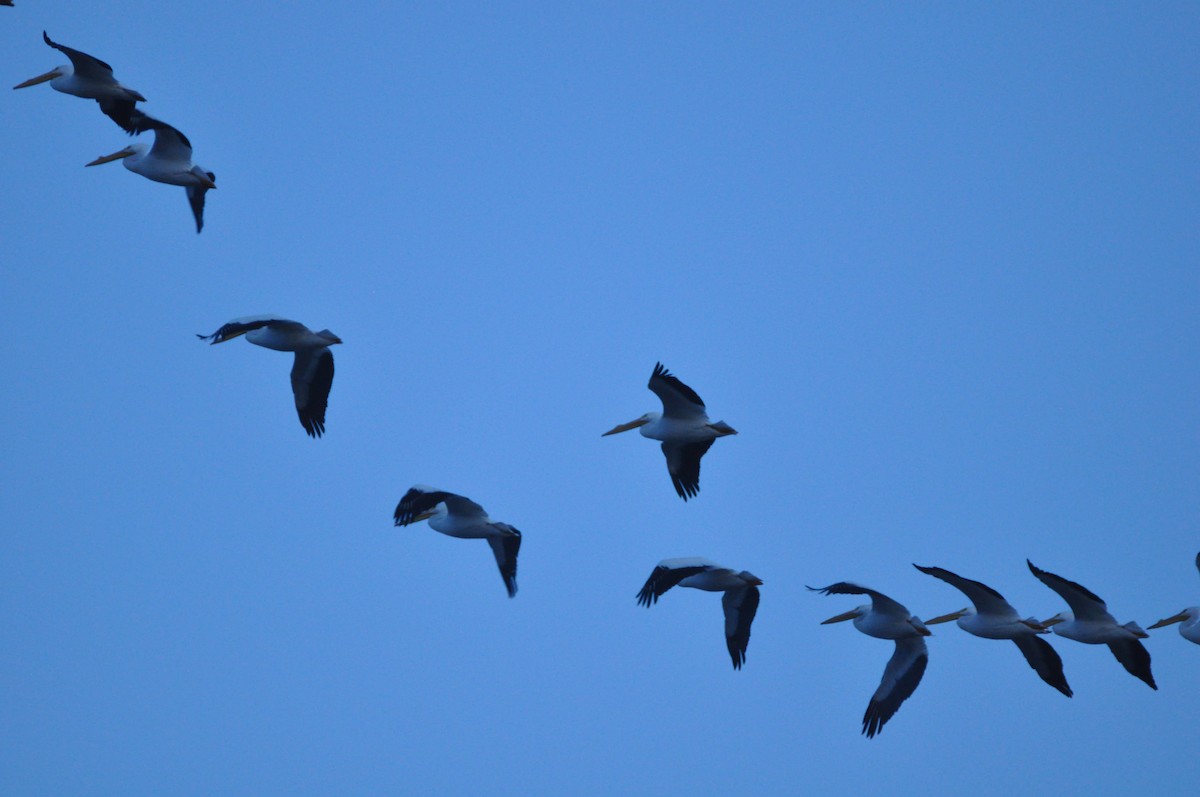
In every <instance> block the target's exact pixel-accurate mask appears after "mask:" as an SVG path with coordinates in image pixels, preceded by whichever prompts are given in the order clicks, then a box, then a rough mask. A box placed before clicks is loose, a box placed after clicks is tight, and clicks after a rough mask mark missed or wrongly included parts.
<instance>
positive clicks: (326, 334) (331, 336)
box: [317, 329, 342, 346]
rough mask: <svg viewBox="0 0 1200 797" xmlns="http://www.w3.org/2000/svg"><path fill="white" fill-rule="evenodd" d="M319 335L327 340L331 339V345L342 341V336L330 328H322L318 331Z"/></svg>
mask: <svg viewBox="0 0 1200 797" xmlns="http://www.w3.org/2000/svg"><path fill="white" fill-rule="evenodd" d="M317 337H318V338H324V339H325V340H327V341H329V345H330V346H332V345H334V344H335V343H341V342H342V339H341V338H339V337H338V336H337V335H335V334H333V333H332V332H330V331H329V330H328V329H322V330H321V331H320V332H318V333H317Z"/></svg>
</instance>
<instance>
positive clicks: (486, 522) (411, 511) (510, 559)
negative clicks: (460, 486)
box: [392, 484, 521, 598]
mask: <svg viewBox="0 0 1200 797" xmlns="http://www.w3.org/2000/svg"><path fill="white" fill-rule="evenodd" d="M392 517H393V518H394V519H395V521H396V525H397V526H407V525H408V524H410V523H416V522H418V521H421V520H428V521H429V527H430V528H431V529H433V530H434V531H440V532H441V533H442V534H445V535H446V536H448V537H458V538H459V539H462V540H478V539H485V540H487V541H488V545H490V546H492V553H493V554H495V556H496V565H497V566H498V567H499V568H500V577H501V578H503V579H504V587H505V589H507V590H508V597H510V598H512V597H515V596H516V594H517V553H518V552H519V551H520V550H521V532H520V531H518V530H517V529H515V528H513V527H512V526H510V525H508V524H507V523H498V522H496V521H494V520H492V519H491V518H489V517H488V516H487V512H484V511H483V507H481V506H480V505H479V504H477V503H475V502H474V501H472V500H471V499H470V498H466V497H464V496H461V495H456V494H454V493H448V492H446V491H445V490H435V489H434V488H432V487H427V486H426V485H424V484H415V485H413V486H412V487H410V488H409V490H408V492H407V493H405V494H404V497H403V498H401V499H400V503H398V504H396V512H395V513H394V514H393V515H392Z"/></svg>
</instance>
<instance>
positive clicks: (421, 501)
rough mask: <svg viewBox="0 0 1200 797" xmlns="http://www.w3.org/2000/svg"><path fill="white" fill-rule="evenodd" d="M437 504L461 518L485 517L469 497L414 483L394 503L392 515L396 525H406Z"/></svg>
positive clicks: (479, 507)
mask: <svg viewBox="0 0 1200 797" xmlns="http://www.w3.org/2000/svg"><path fill="white" fill-rule="evenodd" d="M438 504H445V505H446V511H447V512H449V513H450V514H453V515H458V516H460V517H463V518H471V517H476V518H486V517H487V513H486V512H484V511H483V507H481V506H480V505H479V504H477V503H475V502H474V501H472V500H471V499H470V498H466V497H464V496H461V495H459V494H457V493H450V492H446V491H445V490H437V489H435V488H433V487H429V486H427V485H424V484H414V485H413V486H412V487H410V488H409V489H408V492H406V493H405V494H404V496H403V497H402V498H401V499H400V503H398V504H396V511H395V513H394V514H393V515H392V517H393V518H394V519H395V521H396V525H397V526H407V525H408V524H409V523H414V522H416V519H417V518H418V517H419V516H420V515H423V514H425V513H426V512H428V511H430V510H432V509H433V508H434V507H435V506H437V505H438Z"/></svg>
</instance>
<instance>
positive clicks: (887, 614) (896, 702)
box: [809, 581, 930, 739]
mask: <svg viewBox="0 0 1200 797" xmlns="http://www.w3.org/2000/svg"><path fill="white" fill-rule="evenodd" d="M809 589H811V590H812V591H813V592H819V593H821V594H822V595H870V596H871V603H870V604H869V605H863V606H857V607H855V608H853V609H851V610H850V611H848V612H845V613H843V614H839V615H837V616H835V617H830V618H829V619H828V620H825V621H823V622H822V623H821V625H829V624H830V623H840V622H843V621H845V620H853V621H854V627H855V628H857V629H858V630H859V631H861V632H863V633H864V634H866V635H867V636H873V637H875V638H876V639H892V640H895V642H896V652H895V653H893V654H892V658H891V659H890V660H888V663H887V667H885V668H884V669H883V680H882V681H880V683H879V688H878V689H876V690H875V694H873V695H871V702H869V703H867V711H866V713H865V714H863V721H862V732H863V733H864V734H866V736H867V738H868V739H870V738H871V737H873V736H874V735H875V734H877V733H879V732H880V731H882V730H883V726H884V725H886V724H887V721H888V720H890V719H891V718H892V715H894V714H895V713H896V711H898V710H899V708H900V704H902V703H903V702H904V701H905V700H908V698H909V697H910V696H911V695H912V693H913V692H915V691H916V690H917V685H918V684H920V683H921V676H923V675H924V674H925V665H926V664H928V663H929V651H928V650H927V649H926V647H925V637H927V636H930V631H929V629H928V628H926V627H925V624H924V623H923V622H921V618H919V617H916V616H914V615H913V614H912V613H910V612H909V611H908V609H906V608H905V607H904V606H902V605H901V604H899V603H897V602H896V601H894V600H892V599H891V598H889V597H888V596H887V595H884V594H883V593H882V592H876V591H875V590H873V589H867V588H866V587H860V586H859V585H858V584H852V583H850V582H849V581H839V582H838V583H836V584H830V585H829V586H828V587H821V588H815V587H809Z"/></svg>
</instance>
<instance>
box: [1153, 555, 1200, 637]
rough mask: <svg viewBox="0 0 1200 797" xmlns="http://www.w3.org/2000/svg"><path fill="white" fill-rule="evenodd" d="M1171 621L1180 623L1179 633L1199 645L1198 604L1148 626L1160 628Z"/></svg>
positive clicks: (1198, 565)
mask: <svg viewBox="0 0 1200 797" xmlns="http://www.w3.org/2000/svg"><path fill="white" fill-rule="evenodd" d="M1196 569H1197V570H1200V553H1198V554H1196ZM1172 623H1180V626H1179V635H1180V636H1181V637H1183V638H1184V639H1186V640H1187V641H1189V642H1195V643H1196V644H1197V645H1200V606H1189V607H1187V608H1186V609H1184V610H1183V611H1181V612H1180V613H1179V614H1176V615H1174V616H1172V617H1168V618H1167V619H1165V620H1159V621H1158V622H1157V623H1155V624H1154V625H1152V626H1150V630H1151V631H1153V630H1154V629H1155V628H1162V627H1163V626H1165V625H1171V624H1172Z"/></svg>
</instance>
